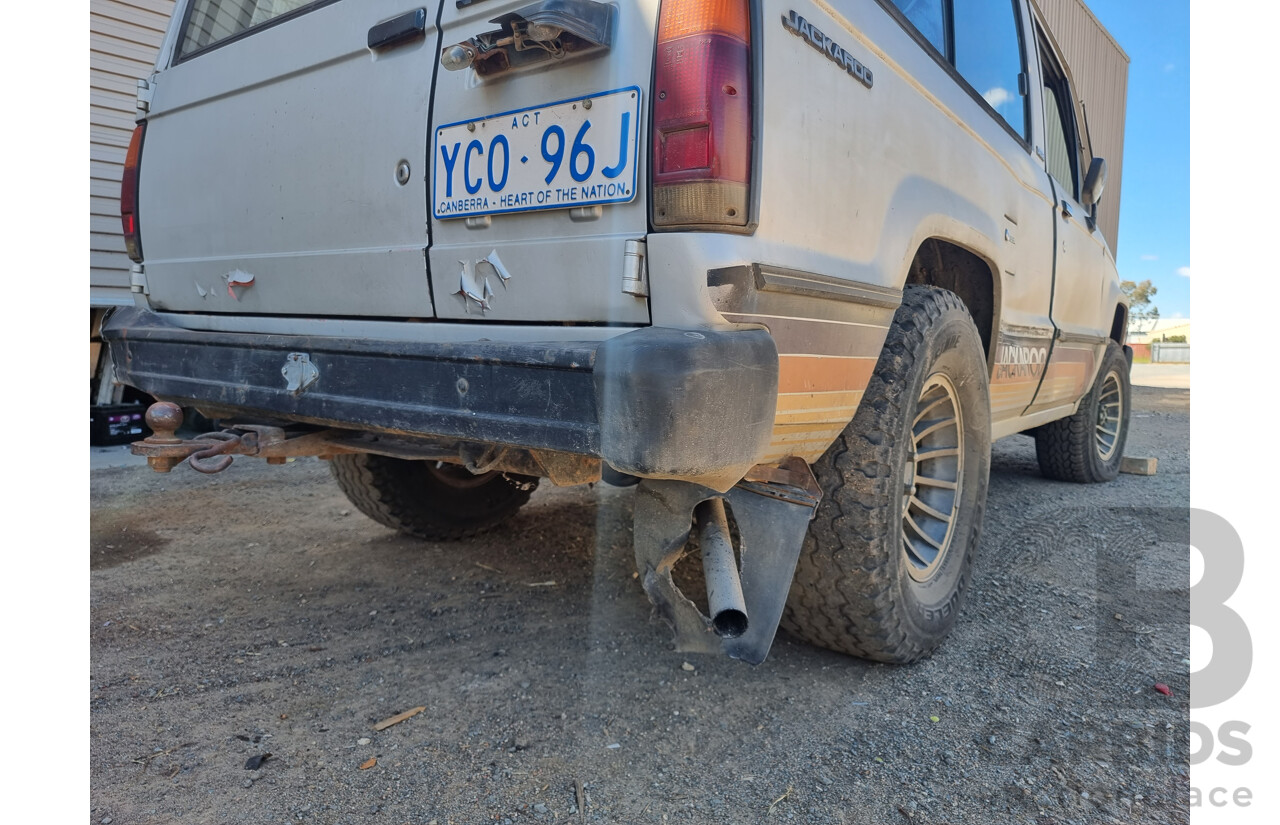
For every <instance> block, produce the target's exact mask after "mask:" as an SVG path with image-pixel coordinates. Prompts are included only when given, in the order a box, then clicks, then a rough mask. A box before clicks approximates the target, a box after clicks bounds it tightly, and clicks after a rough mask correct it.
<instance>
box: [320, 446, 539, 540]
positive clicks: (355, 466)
mask: <svg viewBox="0 0 1280 825" xmlns="http://www.w3.org/2000/svg"><path fill="white" fill-rule="evenodd" d="M329 470H330V472H331V473H332V474H333V478H334V480H335V481H337V482H338V486H339V487H340V488H342V492H343V493H345V494H346V496H347V498H348V499H349V500H350V501H351V503H352V504H354V505H355V506H356V508H357V509H358V510H359V511H360V512H362V513H364V514H365V515H366V516H368V517H369V518H371V519H373V520H374V521H376V522H378V523H379V524H381V525H384V526H386V527H390V528H391V529H393V530H399V531H400V532H401V533H404V534H406V535H409V536H414V537H416V538H420V539H427V540H429V541H456V540H458V539H464V538H468V537H470V536H474V535H477V534H479V533H483V532H484V531H486V530H489V529H492V528H493V527H496V526H497V525H499V524H501V523H502V522H503V521H505V520H506V519H507V518H509V517H510V516H511V515H513V514H514V513H515V512H516V511H517V510H519V509H520V508H521V506H523V505H524V503H525V502H527V501H528V500H529V496H530V495H532V493H533V491H534V490H535V489H536V488H537V486H538V479H536V478H530V477H527V476H515V475H505V474H503V473H497V472H493V473H485V474H484V475H478V476H472V475H470V473H469V472H468V471H467V470H466V469H465V468H463V467H459V466H456V465H451V464H443V463H439V462H435V461H408V460H405V459H400V458H389V457H387V456H380V455H371V454H368V453H357V454H354V455H353V454H346V455H337V456H334V458H333V460H332V461H331V462H330V463H329Z"/></svg>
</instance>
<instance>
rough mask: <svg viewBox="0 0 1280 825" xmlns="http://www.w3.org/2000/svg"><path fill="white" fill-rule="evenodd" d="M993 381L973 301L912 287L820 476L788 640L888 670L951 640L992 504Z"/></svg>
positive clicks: (821, 463)
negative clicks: (793, 637) (795, 637)
mask: <svg viewBox="0 0 1280 825" xmlns="http://www.w3.org/2000/svg"><path fill="white" fill-rule="evenodd" d="M987 381H988V378H987V361H986V355H985V352H984V350H983V347H982V340H981V338H980V337H979V335H978V330H977V328H976V327H975V326H974V323H973V319H972V318H971V317H970V316H969V312H968V310H967V309H966V308H965V306H964V304H963V302H961V300H960V299H959V298H958V297H956V295H955V294H953V293H951V292H948V291H946V290H942V289H936V288H933V287H924V286H908V287H907V288H906V289H905V290H904V291H903V297H902V306H901V307H899V309H898V311H897V313H896V314H895V316H894V320H893V326H892V328H891V329H890V330H889V335H888V338H887V339H886V341H885V346H884V350H883V352H882V353H881V355H880V359H879V361H878V362H877V364H876V369H875V372H874V373H873V374H872V377H871V382H870V384H869V385H868V386H867V390H866V393H865V395H864V396H863V399H862V402H861V403H860V404H859V406H858V412H857V414H856V415H855V416H854V419H853V421H852V422H851V423H850V424H849V425H848V427H846V428H845V431H844V433H843V434H842V435H841V436H840V438H838V439H837V440H836V442H835V443H834V444H832V445H831V447H830V448H829V449H828V450H827V452H826V454H825V455H824V456H823V457H822V458H821V459H819V460H818V462H817V463H816V464H815V465H814V467H813V470H814V474H815V475H816V476H817V478H818V481H819V483H820V484H821V485H822V489H823V500H822V503H821V504H820V505H819V507H818V512H817V514H816V516H815V518H814V520H813V522H812V523H811V524H810V527H809V535H808V537H807V538H806V540H805V547H804V550H803V551H802V553H801V556H800V561H799V563H798V564H797V566H796V577H795V580H794V581H793V583H792V586H791V593H790V596H789V598H788V600H787V609H786V612H785V614H784V616H783V626H784V627H785V628H786V629H787V630H789V631H790V632H792V633H794V634H796V635H798V636H800V637H801V638H804V639H806V640H807V641H810V642H812V643H814V644H817V645H820V646H822V647H826V648H830V649H831V650H837V651H840V652H843V653H849V654H852V655H855V656H862V657H865V658H868V659H875V660H878V661H883V662H911V661H914V660H916V659H919V658H921V657H922V656H925V655H927V654H928V653H930V652H931V651H932V650H933V649H934V648H936V647H937V646H938V645H939V644H940V643H941V642H942V640H943V639H944V638H945V637H946V636H947V634H948V633H949V632H950V631H951V627H952V625H954V623H955V620H956V614H957V612H958V611H959V609H960V606H961V604H962V602H963V600H964V596H965V592H966V590H967V588H968V584H969V574H970V570H971V568H972V565H973V557H974V553H975V551H976V549H977V545H978V539H979V535H980V532H981V528H982V515H983V509H984V507H985V504H986V498H987V473H988V469H989V467H990V463H991V422H990V401H989V398H988V391H987Z"/></svg>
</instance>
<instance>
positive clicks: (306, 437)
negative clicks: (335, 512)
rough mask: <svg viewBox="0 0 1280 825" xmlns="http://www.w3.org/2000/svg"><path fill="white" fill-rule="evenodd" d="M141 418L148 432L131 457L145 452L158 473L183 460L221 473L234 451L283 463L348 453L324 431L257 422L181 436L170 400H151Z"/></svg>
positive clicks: (177, 412) (195, 467) (179, 414)
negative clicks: (294, 430) (298, 430)
mask: <svg viewBox="0 0 1280 825" xmlns="http://www.w3.org/2000/svg"><path fill="white" fill-rule="evenodd" d="M145 418H146V421H147V426H148V427H150V428H151V432H152V434H151V435H150V436H148V437H147V438H144V439H143V440H141V441H137V442H134V443H133V444H132V445H131V446H130V448H129V449H130V451H131V452H132V453H133V454H134V455H141V456H146V457H147V464H148V465H149V466H150V467H151V469H153V470H155V471H156V472H157V473H167V472H170V471H172V470H173V468H174V467H176V466H178V465H179V464H181V463H182V462H183V461H186V462H187V463H188V464H190V465H191V469H193V470H196V471H197V472H201V473H205V474H212V473H220V472H222V471H223V470H225V469H227V468H228V467H230V466H231V462H232V461H233V460H234V457H235V456H237V455H243V456H254V457H258V458H265V459H266V460H267V463H268V464H283V463H284V462H285V461H286V460H287V459H289V458H292V457H297V456H307V455H332V454H334V453H339V452H350V451H349V450H344V449H342V448H341V447H340V446H338V445H336V444H334V443H333V440H332V439H331V433H329V432H327V431H320V432H311V433H305V434H302V435H291V434H290V433H286V432H285V430H284V429H282V428H280V427H270V426H263V425H258V424H237V425H236V426H235V427H232V428H230V429H226V430H222V431H221V432H216V433H204V434H203V435H200V436H197V437H196V438H179V437H178V429H179V428H181V427H182V421H183V415H182V408H181V407H179V406H178V405H177V404H173V403H171V402H168V401H157V402H156V403H154V404H152V405H151V406H150V407H148V408H147V414H146V416H145Z"/></svg>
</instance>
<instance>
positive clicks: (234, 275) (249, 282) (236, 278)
mask: <svg viewBox="0 0 1280 825" xmlns="http://www.w3.org/2000/svg"><path fill="white" fill-rule="evenodd" d="M222 280H224V281H226V282H227V294H228V295H230V296H231V297H232V299H234V300H236V301H238V300H240V296H239V295H237V294H236V292H235V289H234V287H250V286H253V275H251V274H250V273H248V272H245V271H244V270H242V269H234V270H232V271H230V272H228V273H227V274H226V275H223V276H222Z"/></svg>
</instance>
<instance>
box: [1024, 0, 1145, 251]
mask: <svg viewBox="0 0 1280 825" xmlns="http://www.w3.org/2000/svg"><path fill="white" fill-rule="evenodd" d="M1034 2H1035V3H1036V4H1037V5H1039V7H1040V10H1041V12H1042V13H1043V14H1044V19H1045V23H1046V24H1048V26H1049V31H1050V32H1051V33H1052V34H1053V38H1054V40H1056V41H1057V43H1058V47H1059V48H1061V49H1062V51H1063V57H1065V58H1066V61H1067V65H1068V66H1070V67H1071V77H1072V79H1073V80H1074V81H1075V84H1076V91H1077V93H1078V94H1079V96H1080V97H1081V99H1083V100H1084V104H1085V108H1086V111H1087V112H1088V117H1089V134H1090V136H1091V137H1092V138H1093V153H1094V155H1095V156H1096V157H1100V158H1106V160H1107V189H1106V191H1105V192H1104V193H1103V195H1102V202H1101V203H1099V204H1098V225H1099V227H1101V229H1102V234H1103V235H1104V236H1105V237H1106V239H1107V241H1108V242H1110V244H1111V250H1112V252H1115V251H1116V250H1117V248H1118V236H1119V232H1120V180H1121V177H1122V173H1123V172H1124V114H1125V104H1126V102H1127V100H1128V88H1129V56H1128V55H1126V54H1125V52H1124V49H1122V48H1120V45H1119V44H1118V43H1116V41H1115V40H1114V39H1113V38H1112V37H1111V35H1110V34H1108V33H1107V30H1106V29H1104V28H1103V27H1102V24H1101V23H1099V22H1098V19H1097V18H1096V17H1094V16H1093V13H1092V12H1090V11H1089V9H1088V8H1086V7H1085V5H1084V3H1083V2H1081V0H1034Z"/></svg>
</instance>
